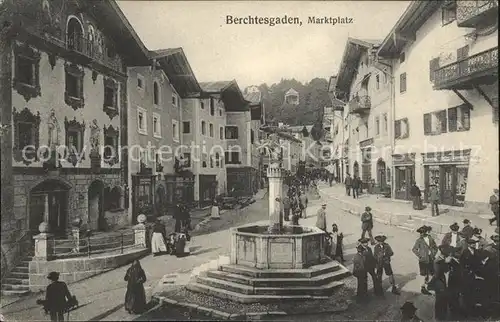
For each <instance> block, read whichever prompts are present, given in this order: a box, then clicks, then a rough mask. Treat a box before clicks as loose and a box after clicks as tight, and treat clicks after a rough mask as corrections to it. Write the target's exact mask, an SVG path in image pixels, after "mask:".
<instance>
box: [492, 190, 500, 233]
mask: <svg viewBox="0 0 500 322" xmlns="http://www.w3.org/2000/svg"><path fill="white" fill-rule="evenodd" d="M499 202H500V198H499V195H498V189H493V194H492V195H491V197H490V208H491V212H493V218H491V219H490V225H493V223H494V222H495V221H496V222H497V226H498V225H499V222H498V215H499V209H500V207H499Z"/></svg>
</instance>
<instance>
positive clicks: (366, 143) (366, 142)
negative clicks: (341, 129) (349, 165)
mask: <svg viewBox="0 0 500 322" xmlns="http://www.w3.org/2000/svg"><path fill="white" fill-rule="evenodd" d="M372 145H373V138H370V139H366V140H364V141H361V142H359V147H360V148H361V149H363V148H366V147H369V146H372Z"/></svg>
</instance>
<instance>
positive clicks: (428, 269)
mask: <svg viewBox="0 0 500 322" xmlns="http://www.w3.org/2000/svg"><path fill="white" fill-rule="evenodd" d="M429 228H430V227H428V226H425V225H424V226H422V227H420V228H419V229H417V232H418V233H419V234H420V237H418V238H417V240H416V241H415V244H414V245H413V248H412V252H413V254H415V256H417V258H418V267H419V270H420V276H422V277H423V278H424V280H423V283H422V286H421V288H420V291H421V292H422V294H426V295H430V293H429V291H428V290H427V287H426V284H427V283H428V282H429V278H430V277H431V276H432V274H433V273H434V266H433V264H434V259H435V257H436V253H437V251H438V249H437V245H436V242H435V241H434V239H433V238H432V237H431V236H429V232H430V229H429Z"/></svg>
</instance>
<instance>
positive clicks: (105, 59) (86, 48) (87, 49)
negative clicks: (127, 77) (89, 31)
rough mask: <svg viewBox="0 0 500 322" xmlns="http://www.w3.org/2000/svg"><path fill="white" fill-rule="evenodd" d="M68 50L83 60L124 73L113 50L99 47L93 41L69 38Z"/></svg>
mask: <svg viewBox="0 0 500 322" xmlns="http://www.w3.org/2000/svg"><path fill="white" fill-rule="evenodd" d="M66 49H67V50H68V51H69V52H71V53H74V54H76V56H79V58H81V59H83V60H88V61H89V62H90V61H96V62H98V63H100V64H102V65H105V66H108V67H110V68H112V69H114V70H116V71H122V66H121V61H120V58H119V57H118V56H117V54H116V53H114V52H113V51H112V50H110V49H108V48H105V46H99V45H97V43H96V42H95V41H93V40H91V39H87V38H83V37H68V39H67V42H66Z"/></svg>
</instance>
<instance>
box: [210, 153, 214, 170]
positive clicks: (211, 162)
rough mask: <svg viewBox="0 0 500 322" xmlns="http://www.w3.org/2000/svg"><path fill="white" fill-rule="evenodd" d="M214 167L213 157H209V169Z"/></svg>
mask: <svg viewBox="0 0 500 322" xmlns="http://www.w3.org/2000/svg"><path fill="white" fill-rule="evenodd" d="M213 167H214V156H213V155H211V156H210V168H213Z"/></svg>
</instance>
